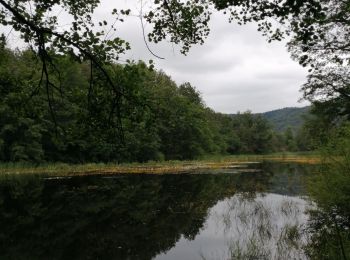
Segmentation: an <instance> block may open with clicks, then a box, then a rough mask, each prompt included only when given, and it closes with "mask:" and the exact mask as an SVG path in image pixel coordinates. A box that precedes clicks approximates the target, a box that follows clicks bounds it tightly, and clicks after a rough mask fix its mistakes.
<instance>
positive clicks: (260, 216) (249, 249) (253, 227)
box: [204, 193, 308, 259]
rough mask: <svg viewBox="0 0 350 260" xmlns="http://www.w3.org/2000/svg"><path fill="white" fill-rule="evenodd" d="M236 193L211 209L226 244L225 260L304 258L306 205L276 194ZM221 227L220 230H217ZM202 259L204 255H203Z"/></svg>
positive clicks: (300, 201)
mask: <svg viewBox="0 0 350 260" xmlns="http://www.w3.org/2000/svg"><path fill="white" fill-rule="evenodd" d="M255 195H256V197H255V198H252V197H251V196H249V195H248V196H246V194H245V193H237V194H235V195H234V196H232V197H231V198H228V199H226V200H225V201H223V202H222V203H225V204H227V205H226V206H225V207H214V209H213V212H212V214H213V215H214V218H215V221H216V222H217V223H222V224H219V225H217V226H218V227H219V228H218V229H219V231H218V232H222V233H223V237H225V241H227V245H228V249H227V257H226V258H225V259H305V258H306V256H305V255H304V252H303V250H302V246H303V245H305V241H306V237H305V234H303V233H302V230H303V229H304V228H305V225H306V222H307V216H306V213H305V209H306V207H307V205H308V204H307V202H306V201H305V200H303V199H301V198H298V197H290V196H281V195H278V194H271V193H269V194H266V195H262V194H259V193H256V194H255ZM220 227H221V229H222V230H220ZM204 258H205V255H204Z"/></svg>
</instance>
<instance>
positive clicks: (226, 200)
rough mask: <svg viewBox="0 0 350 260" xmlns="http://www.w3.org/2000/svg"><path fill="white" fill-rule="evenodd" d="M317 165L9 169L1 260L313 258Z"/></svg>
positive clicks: (2, 185) (2, 192)
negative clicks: (153, 171) (54, 172)
mask: <svg viewBox="0 0 350 260" xmlns="http://www.w3.org/2000/svg"><path fill="white" fill-rule="evenodd" d="M311 168H312V166H307V165H302V164H295V163H267V162H265V163H261V164H260V163H259V164H247V165H239V166H233V167H232V168H230V169H222V170H215V171H214V170H213V171H209V170H206V171H201V172H195V173H188V174H181V175H180V174H166V175H114V176H112V175H109V176H85V177H71V178H52V177H51V178H49V177H43V176H42V175H41V176H39V175H35V176H28V175H25V176H7V177H5V176H2V177H1V179H0V227H1V230H0V259H157V260H161V259H164V260H170V259H225V260H226V259H307V258H306V256H305V255H304V252H303V246H304V245H305V243H306V241H307V232H306V231H305V228H306V224H307V220H308V215H307V213H306V210H307V209H308V208H310V207H312V205H311V203H310V202H309V201H308V200H307V197H306V196H305V195H306V191H305V182H306V177H307V176H308V174H309V172H310V171H311Z"/></svg>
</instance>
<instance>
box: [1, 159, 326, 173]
mask: <svg viewBox="0 0 350 260" xmlns="http://www.w3.org/2000/svg"><path fill="white" fill-rule="evenodd" d="M269 161H270V162H277V163H301V164H318V163H320V162H321V157H320V156H318V155H316V154H309V155H298V154H287V155H286V154H271V155H237V156H219V157H213V158H210V157H209V158H207V159H202V160H193V161H164V162H147V163H128V164H127V163H125V164H116V163H107V164H104V163H86V164H65V163H52V164H45V165H38V166H34V165H29V164H21V163H7V164H5V163H4V164H0V176H1V175H22V174H43V175H48V176H53V175H54V176H87V175H118V174H184V173H190V172H196V171H199V170H217V169H239V170H240V171H242V169H244V168H246V167H247V165H249V164H256V163H262V162H269ZM246 170H248V169H246ZM242 172H243V171H242Z"/></svg>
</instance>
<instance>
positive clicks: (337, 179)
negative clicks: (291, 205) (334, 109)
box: [309, 124, 350, 259]
mask: <svg viewBox="0 0 350 260" xmlns="http://www.w3.org/2000/svg"><path fill="white" fill-rule="evenodd" d="M322 153H323V164H322V165H321V166H320V169H319V171H320V172H319V174H318V175H317V176H315V177H314V178H313V179H312V183H311V185H310V194H311V196H312V199H313V200H314V201H315V202H316V203H317V205H318V207H319V210H317V211H314V212H313V214H312V218H311V231H312V232H313V237H312V239H311V244H310V248H309V251H310V252H309V253H310V255H311V256H312V257H313V258H314V259H319V257H321V256H322V257H323V258H324V259H347V257H348V256H349V255H350V233H349V230H350V204H349V201H350V125H349V124H345V125H344V126H342V127H340V128H338V129H336V130H334V131H333V133H332V136H331V138H329V140H328V142H327V144H326V145H324V146H323V148H322Z"/></svg>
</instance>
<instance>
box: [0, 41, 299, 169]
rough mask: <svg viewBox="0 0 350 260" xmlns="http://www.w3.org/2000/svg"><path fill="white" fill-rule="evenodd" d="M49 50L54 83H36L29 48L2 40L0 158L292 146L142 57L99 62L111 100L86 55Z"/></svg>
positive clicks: (134, 156)
mask: <svg viewBox="0 0 350 260" xmlns="http://www.w3.org/2000/svg"><path fill="white" fill-rule="evenodd" d="M50 56H51V57H52V59H54V62H55V66H48V68H49V69H50V75H51V76H50V79H49V80H50V82H53V83H52V86H55V87H50V88H42V87H40V86H41V85H42V83H43V81H46V80H47V79H45V78H43V77H42V71H41V64H40V62H39V61H38V59H37V57H36V55H35V54H34V53H33V52H32V51H31V50H29V49H28V50H24V51H19V50H11V49H9V48H6V46H5V44H2V48H1V49H0V93H1V96H0V99H1V100H0V160H1V161H6V162H15V161H30V162H37V163H39V162H44V161H47V162H55V161H60V162H69V163H83V162H110V161H113V162H133V161H138V162H145V161H149V160H186V159H196V158H199V157H201V156H204V155H210V154H239V153H254V154H255V153H267V152H273V151H282V150H298V148H297V146H296V141H295V140H294V139H295V138H293V133H291V132H290V131H286V133H285V134H284V135H283V134H282V135H280V134H277V133H274V131H273V130H272V126H271V125H270V124H269V122H268V121H267V120H266V119H264V118H263V117H262V116H261V115H253V114H252V113H250V112H244V113H238V114H236V115H234V116H232V115H231V116H229V115H225V114H221V113H216V112H214V111H213V110H212V109H210V108H208V107H207V106H206V105H205V104H204V101H203V100H202V98H201V95H200V93H199V92H198V91H197V90H196V88H195V87H193V86H192V85H191V84H190V83H184V84H181V85H179V86H178V85H177V84H176V83H175V82H174V81H173V80H171V78H170V77H169V76H168V75H166V74H165V73H164V72H162V71H156V70H154V69H153V68H152V66H148V65H146V64H145V63H143V62H138V63H132V62H130V63H127V64H124V65H117V64H114V65H111V66H109V67H106V69H107V70H108V72H109V73H110V75H111V77H112V78H113V80H115V81H116V82H118V84H119V85H120V86H122V88H123V96H122V97H121V98H120V100H118V102H119V103H120V104H121V106H116V103H115V102H116V101H115V100H114V99H115V97H114V96H113V93H112V90H108V89H106V88H105V86H104V84H105V83H104V80H102V79H101V75H100V73H99V71H97V70H94V67H93V66H91V64H90V63H89V62H83V63H80V62H77V61H75V60H74V58H73V57H71V56H69V55H58V54H55V53H50ZM58 72H59V73H58ZM92 74H94V75H92ZM44 83H45V82H44ZM45 84H46V83H45ZM45 84H44V85H45ZM50 84H51V83H50ZM291 142H292V144H291Z"/></svg>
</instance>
